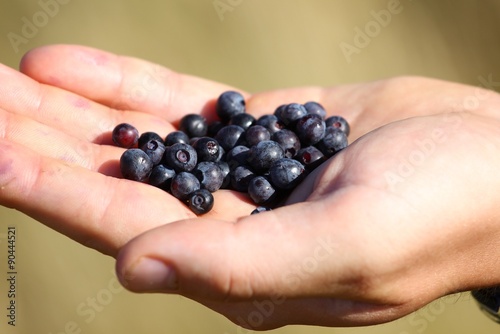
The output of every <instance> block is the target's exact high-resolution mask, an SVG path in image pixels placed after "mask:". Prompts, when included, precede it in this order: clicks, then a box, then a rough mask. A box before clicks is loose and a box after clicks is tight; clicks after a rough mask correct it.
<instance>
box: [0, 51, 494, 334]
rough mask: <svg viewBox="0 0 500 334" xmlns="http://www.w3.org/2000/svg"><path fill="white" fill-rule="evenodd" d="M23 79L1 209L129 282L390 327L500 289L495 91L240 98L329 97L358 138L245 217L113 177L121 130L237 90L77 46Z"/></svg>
mask: <svg viewBox="0 0 500 334" xmlns="http://www.w3.org/2000/svg"><path fill="white" fill-rule="evenodd" d="M21 71H22V72H24V73H25V74H27V76H26V75H23V74H20V73H19V72H17V71H14V70H12V69H9V68H7V67H4V66H3V67H0V80H1V82H2V84H1V85H0V115H1V118H0V125H1V127H0V133H1V135H2V136H1V140H0V189H1V190H0V203H1V204H2V205H5V206H8V207H13V208H16V209H18V210H21V211H23V212H24V213H26V214H27V215H29V216H31V217H33V218H35V219H37V220H39V221H40V222H42V223H44V224H46V225H47V226H49V227H51V228H53V229H55V230H57V231H60V232H61V233H64V234H65V235H67V236H69V237H71V238H73V239H74V240H76V241H78V242H80V243H82V244H84V245H86V246H88V247H92V248H95V249H97V250H99V251H101V252H103V253H105V254H109V255H112V256H115V257H117V258H118V264H117V270H118V273H119V276H120V278H121V280H122V282H123V284H124V285H126V286H127V287H128V288H129V289H131V290H133V291H151V292H166V293H180V294H183V295H185V296H187V297H190V298H192V299H194V300H197V301H199V302H200V303H203V304H204V305H207V306H208V307H210V308H212V309H214V310H216V311H218V312H220V313H222V314H224V315H226V316H227V317H228V318H229V319H231V320H232V321H234V322H236V323H238V324H240V325H241V326H244V327H251V328H255V329H266V328H274V327H278V326H283V325H286V324H291V323H300V324H315V325H326V326H336V325H364V324H373V323H380V322H384V321H389V320H393V319H396V318H398V317H401V316H403V315H405V314H407V313H409V312H411V311H413V310H415V309H417V308H419V307H421V306H423V305H425V304H426V303H428V302H430V301H432V300H433V299H435V298H438V297H440V296H443V295H445V294H448V293H451V292H454V291H463V290H465V289H468V288H473V287H477V286H486V285H489V284H498V283H500V282H497V281H496V280H498V277H500V274H499V273H497V275H493V274H492V273H491V270H492V269H491V267H493V263H490V262H489V261H492V260H489V259H488V258H487V257H485V256H484V255H483V256H482V257H480V256H481V255H482V254H483V253H484V249H483V248H482V247H484V246H483V245H485V244H489V245H491V244H492V243H496V244H497V246H498V244H499V243H500V236H499V235H497V234H499V233H497V232H494V233H492V232H491V230H489V229H488V228H487V227H491V226H494V224H497V226H498V223H499V221H498V216H494V217H493V216H492V210H493V208H494V207H495V203H498V195H497V193H498V192H497V191H495V190H496V189H499V188H500V179H499V178H498V177H497V176H496V175H495V173H494V171H495V170H498V167H499V166H500V154H499V153H500V152H499V151H500V137H499V135H498V128H499V126H498V125H499V118H500V112H499V111H498V110H499V109H500V98H499V97H498V95H497V94H495V93H493V92H491V91H486V90H479V89H477V88H474V87H469V86H465V85H459V84H453V83H447V82H442V81H438V80H431V79H424V78H394V79H388V80H381V81H377V82H372V83H364V84H353V85H345V86H338V87H332V88H327V89H325V88H319V87H307V88H297V89H287V90H279V91H273V92H264V93H258V94H253V95H251V94H248V93H246V98H247V110H248V112H249V113H252V114H254V115H255V116H259V115H262V114H267V113H272V112H273V110H274V108H275V107H276V106H278V105H280V104H283V103H289V102H299V103H303V102H306V101H311V100H313V101H317V102H320V103H321V104H323V105H324V106H325V107H326V109H327V111H328V112H329V114H331V115H333V114H336V115H342V116H344V117H345V118H346V119H347V120H348V121H349V122H350V124H351V130H352V131H351V135H350V141H351V142H353V144H352V145H350V146H349V147H348V148H347V149H346V150H344V151H342V152H341V153H339V154H338V155H337V156H335V158H333V159H331V160H330V161H329V162H327V163H325V164H324V165H323V166H322V167H321V168H319V169H318V170H317V171H315V172H314V173H313V174H311V175H310V176H309V177H308V178H307V179H306V180H305V181H304V182H303V183H302V184H301V185H300V186H299V187H298V188H297V189H296V190H295V191H294V192H293V193H292V194H291V195H290V197H289V198H288V204H289V205H287V206H285V207H283V208H279V209H277V210H274V211H272V212H268V213H262V214H259V215H255V216H248V214H249V212H251V210H252V209H253V208H254V205H253V204H252V203H251V202H250V201H249V200H248V198H247V197H246V195H244V194H240V193H236V192H233V191H226V190H221V191H218V192H216V193H215V194H214V195H215V203H216V204H215V206H214V209H213V210H212V211H211V212H210V213H209V214H207V215H205V216H203V217H199V218H198V217H196V216H195V215H194V214H193V213H191V211H190V210H189V209H187V208H186V206H185V205H184V204H182V203H180V202H179V201H178V200H176V199H175V198H173V197H171V196H170V195H169V194H167V193H165V192H163V191H161V190H159V189H157V188H154V187H151V186H148V185H145V184H140V183H137V182H132V181H129V180H124V179H120V178H119V171H118V165H117V163H118V159H119V157H120V155H121V153H122V152H123V149H120V148H116V147H114V146H112V145H110V143H111V140H110V132H111V130H112V129H113V127H114V126H115V125H116V124H118V123H121V122H128V123H131V124H134V125H135V126H136V127H137V128H138V129H139V131H140V132H143V131H156V132H158V133H159V134H161V135H166V134H167V133H168V132H170V131H172V130H173V129H175V125H176V124H177V122H178V121H179V119H180V118H181V117H182V116H183V115H185V114H188V113H195V112H196V113H202V114H203V115H204V116H206V117H207V119H209V120H212V119H214V117H215V116H214V101H215V99H216V98H217V96H218V95H219V94H220V93H221V92H223V91H225V90H228V89H234V88H231V87H228V86H225V85H222V84H218V83H214V82H210V81H206V80H203V79H200V78H196V77H191V76H186V75H180V74H177V73H174V72H171V71H169V70H167V69H164V68H162V67H159V66H157V65H154V64H150V63H147V62H144V61H141V60H137V59H131V58H126V57H118V56H115V55H111V54H108V53H105V52H102V51H98V50H93V49H89V48H83V47H78V46H51V47H45V48H40V49H37V50H34V51H33V52H31V53H29V54H28V55H27V56H26V57H25V58H24V59H23V62H22V64H21ZM471 97H475V98H476V100H477V101H479V104H478V105H474V106H473V107H472V108H471V107H470V106H469V105H467V101H469V100H470V98H471ZM451 112H453V113H451ZM472 153H473V158H471V154H472ZM496 174H497V173H496ZM479 195H480V196H481V198H482V200H481V201H480V202H476V203H474V205H473V207H472V208H471V207H470V200H471V198H474V196H476V197H477V196H479ZM495 217H496V218H495ZM471 224H477V226H476V225H474V227H473V228H472V227H470V225H471ZM497 230H500V229H497ZM464 249H466V251H464ZM495 249H500V248H498V247H496V248H495ZM459 253H460V254H461V255H460V256H456V254H459ZM478 257H480V259H481V261H478ZM148 259H149V260H150V261H147V260H148ZM493 262H494V261H493ZM471 263H475V266H474V267H472V266H471ZM478 263H479V264H480V265H479V264H478ZM490 265H491V266H490ZM468 268H474V270H468ZM466 269H467V270H466ZM481 270H482V271H481ZM495 270H497V271H498V269H497V268H495ZM483 271H487V272H489V273H490V275H489V276H487V277H483V276H481V275H479V273H480V272H483ZM430 273H432V274H430Z"/></svg>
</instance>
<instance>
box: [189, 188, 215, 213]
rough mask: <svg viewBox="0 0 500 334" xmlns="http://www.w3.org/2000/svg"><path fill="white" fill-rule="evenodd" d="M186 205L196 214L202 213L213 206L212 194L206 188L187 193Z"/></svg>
mask: <svg viewBox="0 0 500 334" xmlns="http://www.w3.org/2000/svg"><path fill="white" fill-rule="evenodd" d="M188 206H189V208H190V209H191V211H193V212H194V213H195V214H197V215H202V214H205V213H207V212H209V211H210V210H212V208H213V206H214V196H213V195H212V193H210V191H208V190H206V189H199V190H195V191H193V192H192V193H191V194H189V198H188Z"/></svg>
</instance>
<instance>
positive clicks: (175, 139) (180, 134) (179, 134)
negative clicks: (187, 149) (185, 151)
mask: <svg viewBox="0 0 500 334" xmlns="http://www.w3.org/2000/svg"><path fill="white" fill-rule="evenodd" d="M177 143H183V144H189V136H188V135H187V134H186V133H185V132H184V131H172V132H170V133H169V134H168V135H167V136H166V137H165V146H172V145H174V144H177Z"/></svg>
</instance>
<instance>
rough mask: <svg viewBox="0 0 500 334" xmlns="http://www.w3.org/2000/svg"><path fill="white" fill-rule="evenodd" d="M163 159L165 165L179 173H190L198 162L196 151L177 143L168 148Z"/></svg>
mask: <svg viewBox="0 0 500 334" xmlns="http://www.w3.org/2000/svg"><path fill="white" fill-rule="evenodd" d="M163 158H164V159H163V163H164V164H165V165H166V166H168V167H170V168H172V169H174V170H175V171H176V172H177V173H179V172H189V171H190V170H192V169H193V168H194V167H195V166H196V163H197V162H198V156H197V154H196V151H195V149H194V148H193V147H192V146H190V145H188V144H183V143H177V144H174V145H172V146H169V147H167V149H166V150H165V154H164V155H163Z"/></svg>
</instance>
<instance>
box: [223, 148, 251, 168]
mask: <svg viewBox="0 0 500 334" xmlns="http://www.w3.org/2000/svg"><path fill="white" fill-rule="evenodd" d="M249 151H250V149H249V148H248V147H246V146H243V145H238V146H235V147H233V148H232V149H231V151H229V152H227V155H226V162H227V163H228V165H229V168H230V169H231V170H232V169H235V168H236V167H238V166H240V165H244V164H246V162H247V157H248V153H249Z"/></svg>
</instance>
